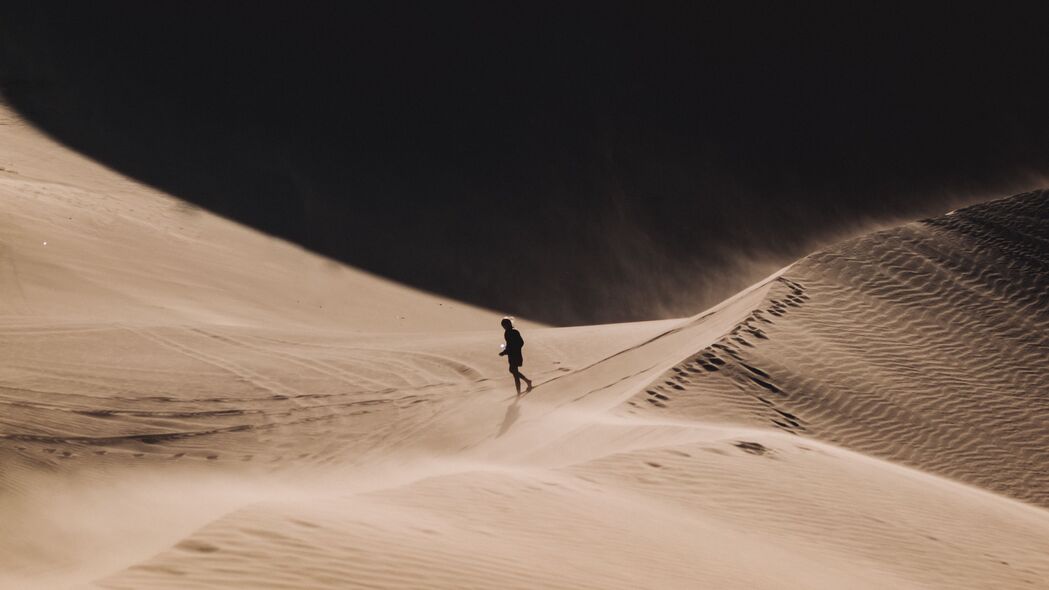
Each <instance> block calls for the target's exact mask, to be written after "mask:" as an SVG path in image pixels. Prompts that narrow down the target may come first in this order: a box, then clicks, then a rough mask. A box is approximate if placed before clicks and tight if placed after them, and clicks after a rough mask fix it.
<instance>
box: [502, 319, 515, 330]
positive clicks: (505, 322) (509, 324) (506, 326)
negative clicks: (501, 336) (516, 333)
mask: <svg viewBox="0 0 1049 590" xmlns="http://www.w3.org/2000/svg"><path fill="white" fill-rule="evenodd" d="M501 323H502V324H503V329H504V330H509V329H510V328H513V327H514V323H513V322H512V321H510V318H503V321H502V322H501Z"/></svg>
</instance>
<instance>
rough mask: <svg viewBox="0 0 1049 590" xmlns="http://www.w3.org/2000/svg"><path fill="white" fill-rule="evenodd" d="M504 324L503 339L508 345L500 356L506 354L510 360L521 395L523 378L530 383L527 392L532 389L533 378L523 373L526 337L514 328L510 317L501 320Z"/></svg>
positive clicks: (515, 382) (515, 383)
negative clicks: (522, 351)
mask: <svg viewBox="0 0 1049 590" xmlns="http://www.w3.org/2000/svg"><path fill="white" fill-rule="evenodd" d="M501 323H502V325H503V339H504V340H506V345H505V346H504V347H503V351H502V352H500V353H499V356H505V357H506V358H507V360H508V361H510V374H511V375H513V376H514V387H516V388H517V395H521V380H522V379H523V380H524V382H525V383H527V384H528V389H526V390H525V393H528V392H529V391H532V380H531V379H529V378H528V377H525V376H524V375H523V374H521V365H523V364H524V356H523V355H522V354H521V349H522V348H524V338H521V333H520V332H518V331H517V330H515V329H514V323H513V321H511V320H510V318H503V321H502V322H501Z"/></svg>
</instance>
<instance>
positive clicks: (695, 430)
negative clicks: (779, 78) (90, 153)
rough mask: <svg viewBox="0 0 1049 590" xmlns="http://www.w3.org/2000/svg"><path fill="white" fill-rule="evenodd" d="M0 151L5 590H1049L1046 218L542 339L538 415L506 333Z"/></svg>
mask: <svg viewBox="0 0 1049 590" xmlns="http://www.w3.org/2000/svg"><path fill="white" fill-rule="evenodd" d="M0 124H2V126H0V129H2V131H3V133H2V134H0V168H2V170H0V355H2V358H3V361H4V362H3V363H2V364H0V526H2V530H3V535H2V536H0V587H2V588H12V589H37V588H77V589H81V588H92V589H101V588H106V589H124V588H126V589H136V590H137V589H147V588H172V589H174V588H178V589H187V588H289V589H291V588H296V589H298V588H660V589H662V588H768V589H786V588H952V589H953V588H1049V582H1047V580H1049V451H1047V450H1046V449H1047V448H1049V418H1047V416H1049V411H1047V410H1049V378H1047V376H1046V372H1045V370H1044V366H1043V365H1044V364H1045V361H1046V358H1047V356H1049V355H1047V352H1049V330H1047V328H1049V272H1047V269H1049V223H1047V221H1049V195H1047V194H1046V193H1031V194H1028V195H1021V196H1017V197H1014V198H1011V199H1006V200H1002V201H996V202H992V203H988V204H985V205H979V206H975V207H971V208H969V209H965V210H960V211H957V212H953V213H952V214H949V215H947V216H944V217H940V218H936V219H932V220H925V221H921V222H915V223H911V224H908V225H905V226H902V227H899V228H895V229H891V230H887V231H883V232H879V233H876V234H871V235H867V236H863V237H860V238H857V239H854V240H852V241H849V242H845V243H842V244H839V245H836V246H833V247H831V248H829V249H827V250H825V251H823V252H819V253H816V254H813V255H812V256H809V257H807V258H805V259H803V260H800V261H798V262H797V263H796V264H794V265H792V266H790V267H788V268H786V269H783V270H781V271H780V272H778V273H776V274H775V275H773V276H771V277H769V278H768V279H766V280H764V281H761V282H759V283H758V284H756V285H754V286H753V287H751V288H750V289H748V290H746V291H744V292H742V293H740V294H739V295H737V296H735V297H733V298H731V299H729V300H728V301H726V302H724V303H723V304H721V305H719V306H717V307H715V308H714V309H711V310H708V311H705V312H703V313H701V314H699V315H697V316H694V317H689V318H682V319H677V320H666V321H653V322H641V323H634V324H619V325H604V326H585V327H573V328H548V327H543V326H540V325H536V324H532V323H528V322H526V321H523V320H522V321H519V327H520V328H521V330H522V332H523V333H524V337H525V339H526V342H527V344H526V347H525V358H526V364H525V367H524V371H525V373H526V374H528V375H529V376H531V377H532V378H534V379H535V380H536V383H538V384H540V385H539V387H538V388H537V389H535V390H534V391H533V392H531V393H529V394H527V395H525V396H523V397H521V398H518V397H516V396H515V395H514V391H513V384H512V380H511V378H510V376H509V375H508V374H507V372H506V367H505V361H504V359H502V358H500V357H498V356H497V352H498V350H499V344H500V342H501V337H502V334H501V329H500V328H499V325H498V324H499V318H500V317H501V315H502V314H501V313H497V312H493V311H487V310H482V309H477V308H473V307H470V306H467V305H463V304H460V303H458V302H456V301H450V300H447V299H442V298H440V297H436V296H433V295H430V294H426V293H421V292H418V291H414V290H412V289H409V288H406V287H403V286H401V285H398V284H394V283H391V282H389V281H386V280H384V279H382V278H379V277H376V276H372V275H369V274H367V273H363V272H360V271H357V270H355V269H351V268H346V267H344V266H342V265H340V264H338V263H336V262H333V261H330V260H325V259H323V258H320V257H318V256H315V255H313V254H310V253H309V252H306V251H304V250H302V249H300V248H298V247H296V246H294V245H291V244H288V243H285V242H282V241H280V240H276V239H274V238H271V237H268V236H265V235H261V234H258V233H256V232H254V231H252V230H250V229H247V228H244V227H241V226H238V225H236V224H234V223H232V222H229V221H227V220H224V219H221V218H218V217H216V216H214V215H212V214H210V213H207V212H205V211H200V210H196V209H194V208H192V207H188V206H186V205H185V204H184V203H182V202H181V201H179V200H177V199H175V198H173V197H170V196H167V195H164V194H162V193H160V192H158V191H157V190H154V189H152V188H150V187H146V186H142V185H140V184H138V183H136V182H134V181H132V180H129V179H127V178H124V177H122V176H120V175H119V174H117V173H115V172H113V171H111V170H108V169H106V168H104V167H102V166H99V165H98V164H96V163H93V162H90V161H88V160H86V159H84V158H83V157H81V156H79V155H77V154H75V153H72V152H70V151H68V150H67V149H65V148H63V147H61V146H59V145H58V144H56V143H54V142H53V141H51V140H50V139H48V138H47V137H44V136H42V135H41V134H39V133H38V132H37V131H35V130H33V129H32V128H30V127H28V126H27V125H25V124H24V123H22V122H21V121H19V120H18V118H17V117H16V116H15V115H13V114H11V113H10V112H9V111H2V112H0ZM512 311H513V310H506V312H510V313H512Z"/></svg>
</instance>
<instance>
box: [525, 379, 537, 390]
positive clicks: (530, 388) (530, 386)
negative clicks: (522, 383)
mask: <svg viewBox="0 0 1049 590" xmlns="http://www.w3.org/2000/svg"><path fill="white" fill-rule="evenodd" d="M533 389H535V388H534V387H532V382H531V381H529V382H528V389H526V390H525V393H528V392H529V391H532V390H533Z"/></svg>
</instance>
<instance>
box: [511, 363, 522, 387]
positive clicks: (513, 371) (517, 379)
mask: <svg viewBox="0 0 1049 590" xmlns="http://www.w3.org/2000/svg"><path fill="white" fill-rule="evenodd" d="M510 374H511V375H513V376H514V387H516V388H517V393H521V373H520V372H518V370H517V367H515V366H513V365H510Z"/></svg>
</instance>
